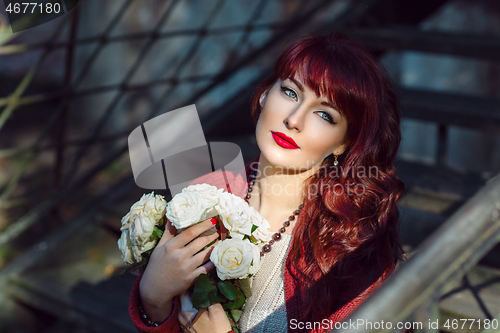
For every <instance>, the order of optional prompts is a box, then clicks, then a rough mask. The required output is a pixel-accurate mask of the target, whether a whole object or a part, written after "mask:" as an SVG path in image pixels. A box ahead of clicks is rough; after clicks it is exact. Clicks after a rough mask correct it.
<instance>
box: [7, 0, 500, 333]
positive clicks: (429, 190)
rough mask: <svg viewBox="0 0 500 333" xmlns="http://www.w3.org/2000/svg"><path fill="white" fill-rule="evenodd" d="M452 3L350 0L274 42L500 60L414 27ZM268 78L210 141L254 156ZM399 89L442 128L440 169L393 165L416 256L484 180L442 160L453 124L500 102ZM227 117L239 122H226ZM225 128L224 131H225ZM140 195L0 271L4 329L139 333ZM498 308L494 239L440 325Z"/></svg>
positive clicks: (410, 110) (444, 300)
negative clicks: (123, 237)
mask: <svg viewBox="0 0 500 333" xmlns="http://www.w3.org/2000/svg"><path fill="white" fill-rule="evenodd" d="M333 2H334V1H330V2H328V1H325V2H324V8H325V9H328V8H329V7H328V6H329V5H331V3H333ZM446 2H447V1H429V0H427V1H405V2H404V4H403V2H401V1H397V0H390V1H373V0H371V1H351V4H352V6H353V7H352V10H351V11H349V12H348V13H347V14H346V15H344V16H341V17H340V18H339V17H337V18H336V20H335V21H333V22H331V21H328V20H326V21H322V20H321V16H319V18H318V16H317V15H316V16H314V15H313V16H311V17H309V18H308V20H309V21H307V22H305V23H304V24H303V26H302V27H301V28H300V29H298V30H294V31H293V33H291V34H286V33H283V34H281V35H280V34H276V36H278V37H277V38H276V40H275V41H274V43H275V44H276V45H282V44H281V43H282V42H283V41H284V40H286V39H287V38H289V37H291V36H295V35H296V34H297V33H298V32H302V31H314V32H317V33H326V32H331V31H333V30H335V31H339V32H342V33H345V34H347V35H349V36H352V37H354V38H356V39H359V40H360V41H361V42H362V43H364V44H365V45H367V46H368V47H370V48H372V49H373V50H374V51H375V52H377V53H378V54H379V55H382V54H384V52H386V51H388V50H415V51H420V52H425V53H435V54H448V55H452V56H460V57H471V58H477V59H488V60H493V61H499V60H500V38H496V37H490V36H482V35H480V36H474V35H462V34H452V33H439V34H437V33H430V32H425V31H420V30H418V28H417V27H416V25H417V24H418V23H419V22H421V21H422V20H424V19H425V18H426V17H428V16H429V15H430V14H432V13H433V12H434V11H435V10H436V9H438V8H439V7H440V6H442V5H443V4H445V3H446ZM318 3H320V2H319V1H318ZM401 25H404V28H402V27H401ZM381 27H382V28H381ZM276 45H275V46H274V47H272V46H269V47H267V48H265V49H264V50H263V52H266V56H265V57H262V62H263V63H265V64H266V65H267V66H268V67H269V66H270V65H271V63H270V61H271V60H272V59H274V57H275V55H276V54H277V52H279V51H280V48H279V47H276ZM235 73H237V72H233V73H231V75H235ZM266 74H267V73H266V72H265V71H264V70H263V71H262V73H260V74H259V75H257V78H258V79H257V80H255V81H254V82H252V83H251V84H249V85H248V86H246V87H244V88H243V89H241V90H240V91H237V92H236V93H235V94H234V96H233V97H232V98H228V99H227V100H226V101H225V102H223V103H222V105H220V107H217V113H216V114H208V115H206V116H205V118H204V119H202V125H203V127H204V131H205V134H206V139H207V141H231V142H235V143H237V144H238V145H239V146H240V147H241V149H242V152H243V156H244V159H245V160H246V161H248V160H250V159H251V158H253V157H254V156H256V155H257V154H258V149H257V146H256V144H255V141H254V140H253V139H252V136H253V133H254V129H253V128H252V127H251V125H249V124H250V123H251V122H250V121H249V117H248V116H242V114H248V112H247V111H248V106H249V101H250V97H251V93H252V91H253V88H254V87H255V84H256V82H258V81H260V79H261V78H263V77H265V76H266ZM399 94H400V96H401V103H402V105H403V108H404V110H405V113H404V117H405V118H408V119H417V120H424V121H429V122H434V123H437V124H439V141H438V143H437V144H438V150H437V151H438V164H437V165H435V166H429V165H424V164H418V163H412V162H407V161H402V160H400V161H398V164H397V170H398V174H399V176H400V178H401V179H402V181H403V182H404V183H405V185H406V192H405V196H404V198H403V199H402V200H401V202H400V206H399V207H400V211H401V215H402V225H401V239H402V242H403V243H404V244H405V248H406V249H407V251H408V252H409V253H410V256H411V255H413V251H414V250H415V248H417V246H418V245H419V244H420V243H421V242H422V241H423V240H424V239H426V238H427V237H428V236H429V235H430V234H431V233H432V232H434V231H435V230H437V229H438V228H439V227H440V226H441V225H442V224H443V222H444V221H445V220H446V219H447V218H448V217H450V216H451V215H452V214H453V213H454V212H455V211H456V210H457V209H458V207H460V206H461V205H463V204H464V203H465V202H467V200H468V199H470V198H471V197H472V196H473V195H474V194H475V193H476V192H477V191H478V190H479V189H480V188H482V187H483V186H484V185H485V184H486V182H487V181H488V178H487V177H484V176H482V175H479V174H476V173H474V172H468V171H467V172H460V171H457V170H453V169H450V168H448V167H447V166H446V165H445V159H444V158H443V156H446V146H447V140H448V128H449V126H451V125H456V126H461V127H465V128H472V129H480V130H481V129H485V128H488V129H498V128H499V126H500V112H499V111H500V100H499V99H495V98H485V97H472V96H464V95H460V94H450V93H440V92H435V91H422V90H415V89H405V88H404V87H400V88H399ZM242 96H244V97H242ZM228 123H230V124H233V126H231V128H226V127H224V125H225V124H228ZM221 128H225V130H224V133H221V131H220V129H221ZM141 193H142V190H141V189H138V188H137V187H136V186H135V184H134V183H133V180H132V176H131V175H130V176H129V177H128V178H123V179H122V180H121V181H120V182H119V183H117V184H116V186H113V187H112V188H111V189H109V190H107V191H105V192H103V193H101V194H100V195H99V196H97V197H96V198H95V200H93V201H92V202H91V203H89V204H88V209H87V210H85V209H84V210H82V211H83V212H84V213H82V214H80V215H78V216H76V217H74V218H73V219H71V220H69V221H66V222H65V223H64V225H63V227H61V228H60V229H58V230H57V231H55V232H54V233H52V234H50V235H48V236H47V237H46V238H45V239H43V240H41V241H40V242H38V243H37V244H35V245H34V246H33V247H32V248H31V249H29V250H28V251H26V252H25V253H24V254H23V255H22V256H21V257H19V258H18V259H16V260H15V261H14V262H12V263H10V264H9V265H8V266H7V267H5V268H4V269H3V270H1V271H0V290H2V292H1V294H0V304H4V305H3V306H4V307H5V308H4V309H7V310H8V311H0V325H2V326H0V331H2V332H21V333H22V332H35V331H36V332H89V333H90V332H135V328H134V326H133V324H132V322H131V320H130V318H129V317H128V313H127V305H128V294H129V291H130V289H131V286H132V283H133V281H134V279H135V277H134V276H131V275H128V274H126V275H124V276H123V277H121V276H120V275H119V272H120V271H121V270H122V269H123V264H122V260H121V258H120V253H119V251H118V248H117V244H116V242H117V240H118V237H119V227H120V222H119V221H120V219H121V217H122V216H123V215H124V212H126V211H127V210H128V208H129V207H130V204H131V203H133V202H135V201H136V200H137V199H138V198H139V197H140V195H141ZM443 269H444V268H443ZM499 314H500V247H499V246H498V245H497V246H496V247H494V248H493V249H492V250H491V251H490V252H489V253H488V254H487V255H486V256H484V258H483V259H482V260H481V262H480V264H479V265H477V266H475V267H474V268H472V270H471V271H469V272H468V273H467V274H466V275H465V278H463V279H461V280H460V282H459V283H455V284H453V285H449V286H448V287H447V289H446V290H443V293H442V294H441V295H440V300H439V322H440V323H441V324H444V323H445V322H446V320H447V319H450V320H453V319H457V320H459V319H486V318H490V319H491V318H493V317H496V316H499ZM20 318H21V319H20ZM22 318H25V320H23V319H22ZM440 330H441V331H443V332H480V331H481V330H477V329H476V330H475V329H469V330H467V329H465V330H454V329H451V330H450V329H448V328H446V327H444V326H443V325H441V326H440ZM423 331H425V332H427V331H426V330H423ZM423 331H422V332H423ZM429 332H430V331H429Z"/></svg>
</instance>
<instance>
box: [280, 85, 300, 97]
mask: <svg viewBox="0 0 500 333" xmlns="http://www.w3.org/2000/svg"><path fill="white" fill-rule="evenodd" d="M281 91H283V93H284V94H285V95H287V96H288V97H290V98H293V99H294V100H297V97H298V96H297V93H296V92H295V91H294V90H293V89H290V88H287V87H283V86H281ZM292 95H293V96H292Z"/></svg>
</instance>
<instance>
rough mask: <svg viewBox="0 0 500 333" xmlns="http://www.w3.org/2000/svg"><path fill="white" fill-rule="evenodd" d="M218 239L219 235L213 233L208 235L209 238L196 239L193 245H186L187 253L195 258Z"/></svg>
mask: <svg viewBox="0 0 500 333" xmlns="http://www.w3.org/2000/svg"><path fill="white" fill-rule="evenodd" d="M218 237H219V234H218V233H213V234H211V235H208V236H201V237H198V238H196V239H194V240H193V241H192V242H191V243H189V244H188V245H186V251H187V253H190V255H192V256H194V255H196V254H197V253H198V252H199V251H200V250H201V249H203V248H204V247H205V246H207V245H208V244H210V243H212V242H213V241H214V240H216V239H217V238H218Z"/></svg>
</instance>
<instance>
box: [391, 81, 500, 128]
mask: <svg viewBox="0 0 500 333" xmlns="http://www.w3.org/2000/svg"><path fill="white" fill-rule="evenodd" d="M399 95H400V101H401V104H402V105H403V113H402V116H403V117H406V118H412V119H419V120H424V121H431V122H436V123H439V124H445V125H457V126H463V127H470V128H480V129H485V128H492V129H498V128H500V99H496V98H488V97H479V96H468V95H463V94H452V93H443V92H434V91H427V90H418V89H404V90H402V89H399Z"/></svg>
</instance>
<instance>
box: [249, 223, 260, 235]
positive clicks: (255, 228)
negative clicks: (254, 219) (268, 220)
mask: <svg viewBox="0 0 500 333" xmlns="http://www.w3.org/2000/svg"><path fill="white" fill-rule="evenodd" d="M257 229H259V226H256V225H255V224H252V231H250V234H253V232H254V231H255V230H257Z"/></svg>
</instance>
